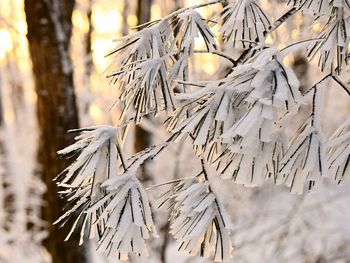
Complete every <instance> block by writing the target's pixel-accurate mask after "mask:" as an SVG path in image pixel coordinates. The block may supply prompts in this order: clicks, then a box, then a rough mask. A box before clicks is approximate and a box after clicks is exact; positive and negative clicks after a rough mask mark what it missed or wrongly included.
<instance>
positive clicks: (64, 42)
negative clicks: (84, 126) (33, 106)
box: [25, 0, 86, 263]
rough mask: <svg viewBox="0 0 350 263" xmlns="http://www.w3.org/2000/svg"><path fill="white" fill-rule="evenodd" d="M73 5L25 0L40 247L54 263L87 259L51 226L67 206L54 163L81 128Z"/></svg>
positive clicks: (60, 163) (60, 164) (60, 165)
mask: <svg viewBox="0 0 350 263" xmlns="http://www.w3.org/2000/svg"><path fill="white" fill-rule="evenodd" d="M74 4H75V2H74V0H25V12H26V16H27V24H28V35H27V38H28V41H29V50H30V55H31V58H32V64H33V72H34V80H35V90H36V93H37V96H38V98H37V116H38V123H39V128H40V140H39V142H40V145H39V151H38V161H39V170H40V175H41V177H42V180H43V181H44V183H45V184H46V186H47V192H46V193H45V195H44V200H45V202H46V205H45V206H44V207H43V210H42V217H43V219H44V220H46V221H47V224H48V232H49V236H48V238H47V239H46V240H45V241H44V245H45V247H46V248H47V249H48V251H49V252H50V254H51V256H52V262H53V263H70V262H74V263H78V262H85V261H86V260H85V253H84V251H83V249H82V248H79V247H78V245H77V244H78V242H77V240H74V238H73V239H72V240H71V241H68V242H64V238H65V236H66V235H67V233H68V228H69V226H67V227H64V228H63V229H59V228H58V227H57V226H54V225H53V224H52V223H53V222H54V221H55V220H57V218H58V217H59V216H60V215H61V214H62V210H63V207H64V205H65V200H62V199H60V198H59V197H58V195H57V191H58V189H57V187H56V184H55V183H54V182H53V181H52V180H53V178H54V177H55V176H56V175H57V174H58V173H59V172H61V171H62V170H63V169H64V168H65V167H66V166H67V165H68V163H67V161H65V160H57V158H56V152H57V150H59V149H62V148H63V147H65V146H67V145H69V144H71V143H72V142H73V135H68V134H67V133H66V131H67V130H69V129H71V128H77V127H78V126H79V123H78V113H77V106H76V102H75V93H74V86H73V69H72V64H71V60H70V57H69V52H68V50H69V42H70V36H71V30H72V24H71V16H72V11H73V7H74ZM76 238H77V237H76Z"/></svg>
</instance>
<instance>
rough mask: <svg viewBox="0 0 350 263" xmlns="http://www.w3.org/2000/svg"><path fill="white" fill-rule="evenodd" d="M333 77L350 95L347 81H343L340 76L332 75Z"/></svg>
mask: <svg viewBox="0 0 350 263" xmlns="http://www.w3.org/2000/svg"><path fill="white" fill-rule="evenodd" d="M332 78H333V79H334V81H335V82H337V83H338V84H339V86H340V87H342V88H343V89H344V90H345V92H346V93H347V94H348V95H349V96H350V87H348V86H347V85H346V84H345V83H343V82H342V81H341V80H340V79H339V77H338V76H335V75H332Z"/></svg>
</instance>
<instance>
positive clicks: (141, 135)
mask: <svg viewBox="0 0 350 263" xmlns="http://www.w3.org/2000/svg"><path fill="white" fill-rule="evenodd" d="M151 7H152V0H137V10H136V15H137V19H138V24H139V25H141V24H144V23H146V22H148V21H149V20H150V19H151ZM151 143H152V135H151V134H150V133H149V132H148V131H146V130H144V129H143V128H142V127H139V126H136V127H135V144H134V149H135V152H139V151H142V150H144V149H145V148H147V147H149V146H150V145H151ZM140 176H141V177H140V179H141V181H143V182H147V181H150V180H151V179H152V178H151V176H150V175H149V173H148V171H147V162H144V163H143V165H142V166H141V175H140Z"/></svg>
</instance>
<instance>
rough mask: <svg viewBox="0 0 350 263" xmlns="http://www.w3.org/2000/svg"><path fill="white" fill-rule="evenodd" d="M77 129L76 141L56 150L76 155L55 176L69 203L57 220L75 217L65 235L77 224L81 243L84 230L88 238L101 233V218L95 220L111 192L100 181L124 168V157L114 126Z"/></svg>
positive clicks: (61, 220)
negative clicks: (71, 161)
mask: <svg viewBox="0 0 350 263" xmlns="http://www.w3.org/2000/svg"><path fill="white" fill-rule="evenodd" d="M80 131H81V135H79V136H77V137H76V141H77V142H76V143H75V144H73V145H71V146H68V147H67V148H65V149H63V150H60V151H59V152H58V154H59V155H60V156H63V157H68V156H76V155H78V156H77V157H76V160H75V161H74V162H73V163H72V164H71V165H70V166H69V167H68V168H66V169H65V170H64V171H63V172H62V173H61V174H59V175H58V176H57V177H56V179H55V180H56V181H57V185H58V186H59V187H62V188H63V190H62V192H61V193H62V195H63V196H67V197H68V201H69V203H70V204H71V206H70V208H69V209H68V210H67V211H66V212H65V214H64V215H62V216H61V217H60V218H59V219H58V220H57V221H56V223H60V224H62V225H64V224H65V223H66V222H67V221H68V220H70V218H72V217H75V218H76V219H75V221H74V223H73V224H72V229H71V231H70V233H69V234H68V236H67V239H68V238H69V237H70V236H71V234H72V233H73V231H74V230H75V228H76V227H77V226H78V225H79V226H80V227H81V229H80V237H81V238H80V243H82V242H83V239H84V235H85V234H87V236H88V237H89V238H93V237H95V236H101V235H102V233H103V231H104V228H105V225H104V222H99V223H97V224H95V221H96V220H97V218H98V215H99V214H100V213H101V212H102V211H103V209H104V206H105V203H106V201H107V200H108V199H109V198H110V195H109V194H108V193H107V192H106V191H105V190H104V189H103V188H101V184H102V183H103V182H105V181H106V180H107V179H108V178H111V177H115V176H117V173H118V171H123V170H124V169H125V165H126V161H125V159H124V157H123V154H122V151H121V148H120V145H119V140H118V138H117V132H118V128H117V127H113V126H94V127H90V128H86V129H81V130H80ZM91 207H94V209H90V208H91ZM87 210H89V211H90V212H87Z"/></svg>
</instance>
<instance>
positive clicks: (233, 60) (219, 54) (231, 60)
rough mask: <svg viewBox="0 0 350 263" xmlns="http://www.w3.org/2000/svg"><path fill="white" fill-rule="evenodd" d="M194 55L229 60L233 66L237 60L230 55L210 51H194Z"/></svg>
mask: <svg viewBox="0 0 350 263" xmlns="http://www.w3.org/2000/svg"><path fill="white" fill-rule="evenodd" d="M194 53H198V54H214V55H217V56H220V57H223V58H226V59H227V60H229V61H230V62H231V63H232V64H234V65H236V60H235V59H234V58H233V57H231V56H229V55H228V54H226V53H224V52H221V51H218V50H215V51H208V50H194Z"/></svg>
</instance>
